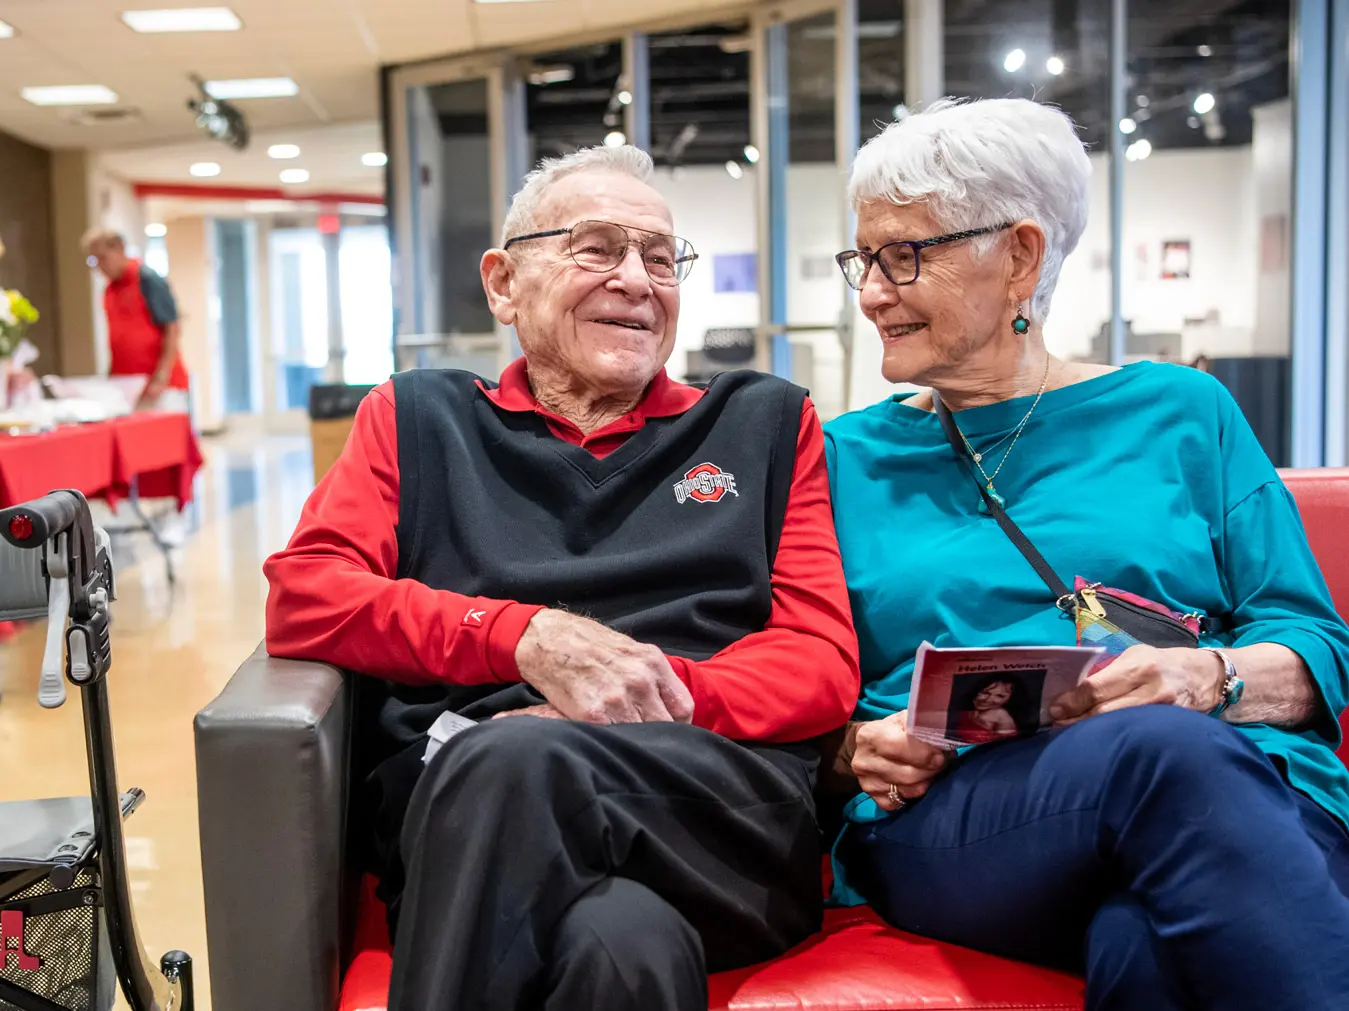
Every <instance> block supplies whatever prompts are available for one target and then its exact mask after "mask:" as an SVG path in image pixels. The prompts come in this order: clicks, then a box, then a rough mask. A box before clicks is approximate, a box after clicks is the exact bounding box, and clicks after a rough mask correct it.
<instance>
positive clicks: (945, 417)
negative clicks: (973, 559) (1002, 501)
mask: <svg viewBox="0 0 1349 1011" xmlns="http://www.w3.org/2000/svg"><path fill="white" fill-rule="evenodd" d="M932 407H933V410H935V411H936V412H937V420H938V421H940V422H941V427H942V431H944V432H945V433H946V441H947V442H949V443H950V444H951V448H952V449H954V450H955V452H956V456H957V457H959V458H960V462H961V463H962V464H963V465H964V467H965V469H966V470H967V471H968V472H969V474H970V476H971V477H973V478H974V483H975V484H977V485H978V486H979V494H980V495H982V496H983V497H984V504H985V505H986V506H988V511H989V512H990V513H992V514H993V518H994V519H995V520H997V521H998V526H1000V527H1002V532H1003V533H1005V534H1006V535H1007V537H1008V539H1009V540H1011V542H1012V543H1013V544H1015V545H1016V549H1017V550H1018V551H1020V552H1021V553H1022V554H1023V555H1024V556H1025V558H1026V561H1028V562H1030V564H1031V568H1033V569H1034V570H1035V574H1036V575H1037V576H1039V577H1040V578H1041V579H1043V580H1044V583H1045V585H1046V586H1048V587H1049V592H1050V593H1052V594H1054V599H1055V600H1060V601H1061V600H1063V599H1064V598H1065V597H1071V596H1072V593H1073V591H1072V590H1070V589H1068V585H1067V584H1066V583H1064V581H1063V580H1062V579H1060V578H1059V577H1058V574H1057V573H1056V572H1055V571H1054V570H1053V569H1052V568H1051V567H1050V565H1049V563H1048V562H1047V561H1045V556H1044V555H1042V554H1040V552H1039V551H1037V550H1036V548H1035V545H1034V544H1032V543H1031V542H1030V538H1028V537H1027V536H1026V535H1025V534H1023V533H1022V532H1021V528H1020V527H1019V526H1017V525H1016V524H1015V523H1013V522H1012V517H1010V516H1008V515H1007V510H1006V509H1004V508H1003V507H1002V506H1000V505H999V504H998V500H997V499H995V498H994V497H993V496H992V495H990V494H989V491H988V489H987V488H986V487H985V486H984V482H983V481H981V480H979V475H978V474H976V473H975V472H974V467H973V461H972V460H970V451H969V449H968V448H967V447H966V446H965V442H964V440H963V439H961V438H960V430H959V429H958V428H956V419H955V418H953V417H951V411H950V410H949V409H948V408H947V406H946V405H945V404H943V403H942V400H941V396H940V395H939V394H938V393H937V391H936V390H933V391H932Z"/></svg>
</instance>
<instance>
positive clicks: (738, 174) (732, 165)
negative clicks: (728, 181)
mask: <svg viewBox="0 0 1349 1011" xmlns="http://www.w3.org/2000/svg"><path fill="white" fill-rule="evenodd" d="M726 172H727V174H728V175H729V176H730V177H731V178H732V179H742V178H744V175H745V170H744V169H742V168H741V167H740V163H739V162H738V161H728V162H727V163H726Z"/></svg>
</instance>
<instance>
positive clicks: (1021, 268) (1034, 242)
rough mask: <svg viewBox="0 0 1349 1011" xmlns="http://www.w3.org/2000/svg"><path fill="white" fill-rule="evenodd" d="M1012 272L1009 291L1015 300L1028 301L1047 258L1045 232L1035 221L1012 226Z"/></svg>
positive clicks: (1038, 280) (1033, 292)
mask: <svg viewBox="0 0 1349 1011" xmlns="http://www.w3.org/2000/svg"><path fill="white" fill-rule="evenodd" d="M1011 240H1012V274H1011V276H1010V277H1009V278H1008V279H1007V280H1008V291H1009V292H1010V294H1011V297H1012V299H1013V300H1014V301H1017V302H1026V301H1029V299H1030V297H1031V296H1032V295H1033V294H1035V289H1036V286H1037V285H1039V283H1040V268H1041V266H1043V264H1044V259H1045V233H1044V229H1042V228H1041V227H1040V226H1039V225H1038V224H1036V223H1035V222H1034V221H1022V222H1020V223H1018V224H1016V225H1013V226H1012V229H1011Z"/></svg>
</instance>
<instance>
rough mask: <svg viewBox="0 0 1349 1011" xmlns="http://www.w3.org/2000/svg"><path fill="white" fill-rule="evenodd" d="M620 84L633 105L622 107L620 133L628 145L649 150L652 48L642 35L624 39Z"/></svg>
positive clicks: (633, 33) (635, 34) (632, 35)
mask: <svg viewBox="0 0 1349 1011" xmlns="http://www.w3.org/2000/svg"><path fill="white" fill-rule="evenodd" d="M623 80H624V82H626V86H627V89H628V94H630V95H631V96H632V101H631V102H629V103H628V104H627V105H626V106H624V107H623V132H624V133H625V134H627V137H628V143H629V144H632V145H633V146H634V147H640V148H641V149H642V150H643V151H650V150H651V48H650V45H649V43H648V41H647V37H646V35H645V33H643V32H631V33H629V34H628V35H627V36H626V37H625V38H624V39H623Z"/></svg>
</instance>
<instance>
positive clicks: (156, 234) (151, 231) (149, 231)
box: [145, 224, 169, 239]
mask: <svg viewBox="0 0 1349 1011" xmlns="http://www.w3.org/2000/svg"><path fill="white" fill-rule="evenodd" d="M168 234H169V227H168V225H161V224H153V225H146V226H145V237H146V238H147V239H162V238H164V236H166V235H168Z"/></svg>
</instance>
